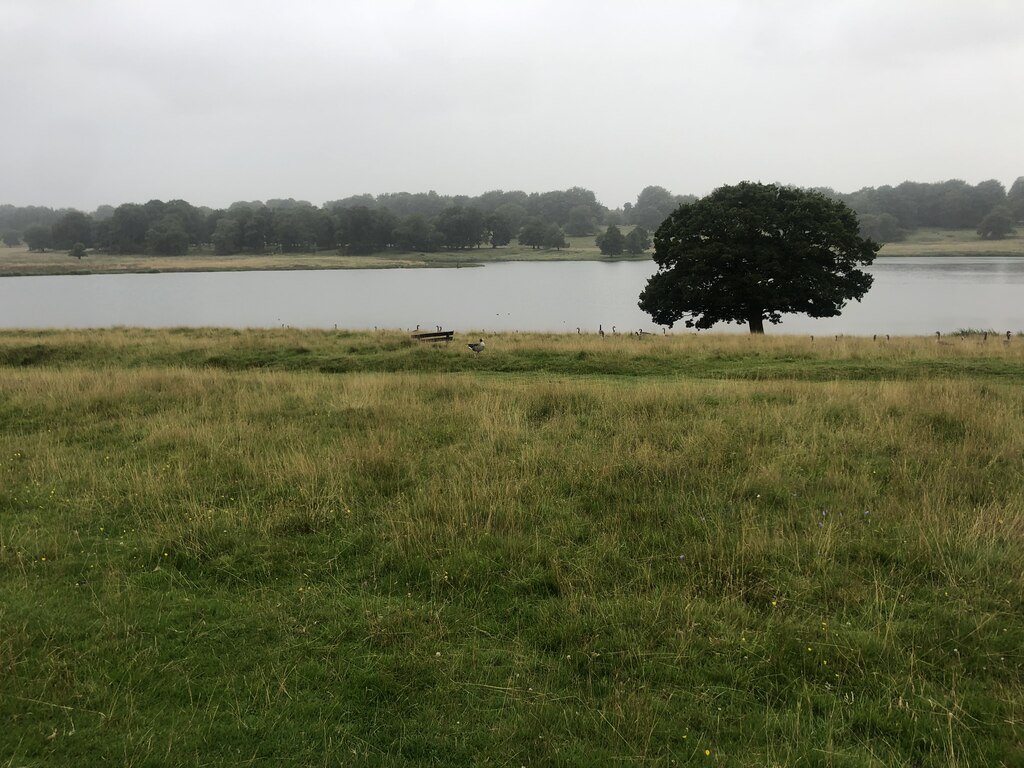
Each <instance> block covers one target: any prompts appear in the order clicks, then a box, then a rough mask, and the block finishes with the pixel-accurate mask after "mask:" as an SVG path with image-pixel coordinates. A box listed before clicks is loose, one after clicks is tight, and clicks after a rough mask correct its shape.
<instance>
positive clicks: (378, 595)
mask: <svg viewBox="0 0 1024 768" xmlns="http://www.w3.org/2000/svg"><path fill="white" fill-rule="evenodd" d="M467 339H473V340H475V336H473V335H472V334H467V338H465V339H464V338H461V337H457V342H456V343H453V344H451V345H444V344H442V345H438V346H431V345H426V344H422V343H418V342H414V341H412V340H411V339H409V338H408V337H406V336H404V335H400V334H396V333H348V332H333V333H332V332H319V331H316V332H314V331H296V330H285V329H282V330H278V331H228V330H209V329H176V330H165V331H155V330H153V331H146V330H136V329H111V330H95V331H77V332H70V331H38V332H37V331H3V332H0V683H2V686H0V689H2V693H0V724H2V727H0V765H9V766H21V765H76V766H79V765H95V764H101V763H112V764H118V765H125V766H156V765H161V766H162V765H168V764H173V765H183V766H200V765H204V766H209V765H373V766H389V765H503V766H504V765H513V766H520V765H556V766H592V765H637V764H639V765H664V766H671V765H699V766H819V765H820V766H851V767H852V766H879V767H881V766H887V767H890V766H905V767H906V768H918V767H923V766H963V767H966V766H1019V765H1022V764H1024V666H1022V665H1024V618H1022V616H1024V613H1022V612H1024V549H1022V539H1024V387H1022V386H1021V384H1024V339H1021V338H1020V337H1014V338H1013V339H1010V340H1009V341H1008V342H1006V343H1004V341H1003V340H1002V339H998V338H989V339H987V340H985V341H983V340H982V338H981V337H979V336H977V335H971V334H965V335H963V336H961V337H954V338H949V339H942V340H936V339H934V338H930V339H922V338H900V339H897V338H893V339H891V340H889V341H883V340H878V341H873V340H871V339H860V338H839V339H834V338H829V339H817V340H814V341H812V340H810V339H808V338H806V337H803V338H795V337H784V336H774V337H773V336H766V337H761V338H753V337H747V336H741V335H738V334H734V335H727V336H714V335H701V336H695V335H686V334H680V335H675V336H668V337H662V336H655V337H646V338H637V337H622V336H619V337H611V336H609V337H605V338H599V337H596V336H587V335H583V336H550V335H517V334H510V335H496V336H492V337H489V338H488V340H487V343H488V347H487V349H486V350H485V351H484V352H483V353H481V354H480V355H474V354H473V353H472V352H470V351H469V350H468V349H466V347H465V346H464V342H465V341H466V340H467Z"/></svg>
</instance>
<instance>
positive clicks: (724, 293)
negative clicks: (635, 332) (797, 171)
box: [640, 181, 880, 333]
mask: <svg viewBox="0 0 1024 768" xmlns="http://www.w3.org/2000/svg"><path fill="white" fill-rule="evenodd" d="M879 247H880V246H879V245H878V244H877V243H874V242H872V241H871V240H868V239H865V238H863V237H861V236H860V233H859V228H858V222H857V215H856V214H855V213H854V212H853V211H852V210H851V209H850V208H848V207H847V206H846V205H844V204H843V203H841V202H839V201H837V200H833V199H831V198H828V197H826V196H825V195H823V194H820V193H818V192H812V191H807V190H800V189H795V188H792V187H780V186H776V185H773V184H759V183H753V182H748V181H745V182H742V183H740V184H736V185H734V186H726V187H721V188H720V189H717V190H715V191H714V192H712V193H711V194H710V195H708V196H707V197H704V198H702V199H700V200H698V201H696V202H693V203H689V204H684V205H681V206H679V207H678V208H677V209H676V210H675V211H674V212H673V213H671V214H670V215H669V217H668V218H667V219H665V221H664V222H662V224H661V226H660V227H658V231H657V233H656V234H655V236H654V260H655V262H657V264H658V267H659V268H658V271H657V272H656V273H655V274H654V276H653V277H651V279H650V280H649V281H648V282H647V287H646V288H644V290H643V292H642V293H641V294H640V308H641V309H642V310H644V311H645V312H647V313H648V314H649V315H651V317H652V318H653V320H654V322H656V323H658V324H659V325H668V326H672V325H674V324H675V323H676V322H677V321H679V320H683V319H685V323H686V327H688V328H710V327H711V326H713V325H714V324H715V323H720V322H726V323H747V324H748V325H749V326H750V332H751V333H764V321H765V320H768V321H769V322H770V323H778V322H780V321H781V319H782V315H783V314H789V313H801V314H806V315H810V316H811V317H833V316H835V315H838V314H839V313H840V311H841V310H842V308H843V307H844V306H845V305H846V303H847V301H849V300H850V299H856V300H858V301H859V300H860V299H861V298H862V297H863V296H864V294H865V293H867V290H868V288H870V287H871V282H872V277H871V275H869V274H867V273H866V272H863V271H861V270H860V269H857V267H858V266H860V265H868V264H871V262H872V261H874V258H875V254H876V253H877V252H878V249H879Z"/></svg>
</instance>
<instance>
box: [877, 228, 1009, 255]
mask: <svg viewBox="0 0 1024 768" xmlns="http://www.w3.org/2000/svg"><path fill="white" fill-rule="evenodd" d="M879 255H880V256H1024V236H1022V235H1019V234H1018V235H1011V236H1010V237H1007V238H1005V239H1003V240H982V239H981V238H980V237H978V234H977V233H976V232H975V231H974V230H973V229H920V230H917V231H916V232H912V233H911V234H910V235H909V236H908V237H907V239H906V240H904V241H903V242H900V243H888V244H886V245H884V246H883V247H882V250H881V251H879Z"/></svg>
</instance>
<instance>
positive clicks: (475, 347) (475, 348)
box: [466, 339, 485, 355]
mask: <svg viewBox="0 0 1024 768" xmlns="http://www.w3.org/2000/svg"><path fill="white" fill-rule="evenodd" d="M466 346H467V347H469V348H470V349H472V350H473V351H474V352H476V353H477V354H478V355H479V354H480V353H481V352H483V351H484V346H485V344H484V340H483V339H480V341H478V342H476V343H475V344H467V345H466Z"/></svg>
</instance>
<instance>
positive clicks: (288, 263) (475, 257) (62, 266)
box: [0, 229, 1024, 278]
mask: <svg viewBox="0 0 1024 768" xmlns="http://www.w3.org/2000/svg"><path fill="white" fill-rule="evenodd" d="M927 256H946V257H960V258H1002V257H1024V236H1022V235H1011V236H1010V237H1007V238H1004V239H1002V240H983V239H981V238H980V237H978V235H977V234H976V233H975V232H974V230H959V229H958V230H939V229H927V230H918V231H917V232H914V233H911V235H910V236H909V237H907V239H905V240H903V241H900V242H895V243H886V244H885V245H883V246H882V248H881V250H880V251H879V253H878V258H893V257H898V258H905V257H927ZM651 259H652V253H651V252H650V251H647V252H645V253H642V254H638V255H635V256H631V255H621V256H612V257H609V256H603V255H602V254H601V252H600V250H598V248H597V246H596V245H595V244H594V239H593V238H592V237H576V238H571V239H570V243H569V246H568V247H567V248H562V249H558V250H555V249H550V250H546V249H534V248H531V247H528V246H518V245H515V244H513V245H511V246H504V247H500V248H489V247H484V248H473V249H467V250H464V251H441V252H437V253H418V252H406V253H377V254H369V255H362V256H348V255H342V254H339V253H338V252H337V251H320V252H318V253H272V254H235V255H231V256H218V255H216V254H213V253H211V252H209V251H206V250H200V249H197V250H195V251H193V252H192V253H189V254H186V255H184V256H149V255H143V254H133V255H112V254H108V253H99V252H89V253H88V254H87V255H86V256H85V257H84V258H82V259H76V258H74V257H72V256H70V255H69V254H68V253H66V252H65V251H43V252H30V251H29V250H28V249H27V248H26V247H24V246H15V247H6V248H4V247H0V278H2V277H42V276H49V275H53V276H58V275H60V276H76V275H120V274H164V273H180V272H198V273H201V272H282V271H287V272H293V271H308V270H343V269H461V268H463V267H466V268H472V267H482V266H486V265H487V264H497V263H502V262H542V261H560V262H565V261H601V262H619V261H650V260H651Z"/></svg>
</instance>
